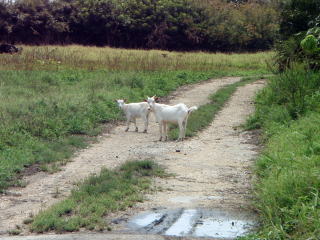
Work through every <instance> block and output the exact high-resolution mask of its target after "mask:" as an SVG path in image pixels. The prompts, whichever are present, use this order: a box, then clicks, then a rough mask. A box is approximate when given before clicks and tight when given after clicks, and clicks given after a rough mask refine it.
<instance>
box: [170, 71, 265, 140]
mask: <svg viewBox="0 0 320 240" xmlns="http://www.w3.org/2000/svg"><path fill="white" fill-rule="evenodd" d="M262 78H263V76H261V77H246V78H243V79H241V80H240V81H239V82H236V83H233V84H230V85H227V86H224V87H222V88H221V89H219V90H218V91H217V92H215V93H214V94H212V95H211V96H210V97H209V99H210V102H209V103H208V104H205V105H202V106H200V107H199V108H198V110H196V111H195V112H193V113H192V114H191V115H190V116H189V118H188V126H187V131H186V137H193V136H195V135H196V134H197V132H199V131H201V130H203V129H204V128H206V127H207V126H208V125H209V124H210V123H211V122H212V121H213V119H214V117H215V115H216V114H217V113H218V112H219V111H220V110H221V108H222V107H223V106H224V104H225V103H226V102H227V101H228V100H229V99H230V97H231V96H232V94H233V93H234V92H235V91H236V90H237V88H238V87H240V86H244V85H246V84H248V83H251V82H253V81H255V80H257V79H262ZM169 130H170V131H169V138H170V139H172V140H177V139H178V137H179V127H178V126H177V125H170V128H169Z"/></svg>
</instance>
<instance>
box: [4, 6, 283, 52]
mask: <svg viewBox="0 0 320 240" xmlns="http://www.w3.org/2000/svg"><path fill="white" fill-rule="evenodd" d="M278 19H279V16H278V12H277V9H276V8H275V5H274V4H272V3H271V2H270V1H263V0H259V1H258V0H249V1H246V0H242V1H239V0H53V1H51V0H16V1H12V2H11V1H5V0H0V41H2V42H9V43H23V44H73V43H75V44H84V45H97V46H105V45H108V46H112V47H124V48H144V49H147V48H158V49H168V50H190V49H192V50H207V51H241V50H242V51H255V50H262V49H268V48H270V47H271V46H272V45H273V43H274V42H275V39H276V38H277V34H278V28H279V24H278Z"/></svg>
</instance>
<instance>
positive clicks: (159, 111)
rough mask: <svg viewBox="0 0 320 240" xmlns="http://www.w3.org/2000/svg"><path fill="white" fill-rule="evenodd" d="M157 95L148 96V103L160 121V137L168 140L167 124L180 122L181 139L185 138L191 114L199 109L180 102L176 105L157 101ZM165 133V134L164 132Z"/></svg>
mask: <svg viewBox="0 0 320 240" xmlns="http://www.w3.org/2000/svg"><path fill="white" fill-rule="evenodd" d="M156 99H157V98H156V97H155V96H153V97H151V98H150V97H148V98H147V103H148V104H149V106H150V108H151V110H152V111H153V112H154V115H155V117H156V120H157V122H158V123H159V130H160V139H159V141H161V140H162V139H164V141H166V140H167V139H168V133H167V130H168V129H167V124H168V123H178V125H179V138H178V141H179V140H183V139H184V138H185V136H186V129H187V122H188V117H189V115H190V114H191V113H192V112H193V111H195V110H197V109H198V108H197V107H196V106H193V107H190V108H188V107H187V106H186V105H185V104H184V103H179V104H177V105H174V106H169V105H165V104H160V103H156ZM162 130H163V131H162ZM163 133H164V134H163Z"/></svg>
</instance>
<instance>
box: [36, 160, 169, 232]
mask: <svg viewBox="0 0 320 240" xmlns="http://www.w3.org/2000/svg"><path fill="white" fill-rule="evenodd" d="M166 176H168V175H167V174H166V173H165V171H164V169H163V168H162V167H160V166H159V165H157V164H156V163H155V162H153V161H150V160H142V161H128V162H126V163H125V164H123V165H122V166H120V167H119V168H118V169H115V170H113V171H110V170H108V169H103V170H102V171H101V173H100V175H98V176H91V177H90V178H88V179H87V180H85V181H84V182H83V183H82V184H80V185H79V187H78V189H75V190H74V191H72V194H71V196H70V197H69V198H67V199H65V200H63V201H62V202H60V203H58V204H56V205H54V206H52V207H51V208H49V209H48V210H45V211H43V212H41V213H39V214H38V215H37V216H35V217H34V218H33V222H32V223H31V231H34V232H37V233H42V232H48V231H55V232H58V233H60V232H73V231H78V230H79V229H80V228H85V229H87V230H96V231H102V230H104V229H110V226H108V224H107V222H106V220H105V219H104V217H105V216H106V215H108V213H111V212H115V211H118V210H125V209H126V208H128V207H132V206H133V205H134V204H135V203H136V202H141V201H143V195H142V193H144V192H145V191H147V190H150V186H151V177H166Z"/></svg>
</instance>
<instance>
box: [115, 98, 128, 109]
mask: <svg viewBox="0 0 320 240" xmlns="http://www.w3.org/2000/svg"><path fill="white" fill-rule="evenodd" d="M116 102H117V104H118V107H119V108H123V106H124V104H125V102H126V99H117V100H116Z"/></svg>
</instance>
